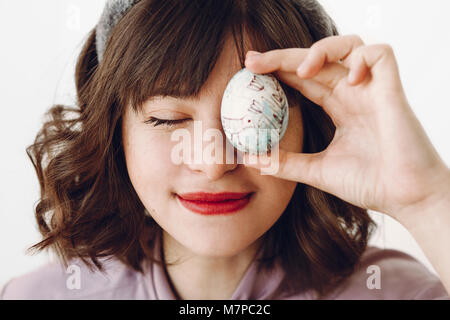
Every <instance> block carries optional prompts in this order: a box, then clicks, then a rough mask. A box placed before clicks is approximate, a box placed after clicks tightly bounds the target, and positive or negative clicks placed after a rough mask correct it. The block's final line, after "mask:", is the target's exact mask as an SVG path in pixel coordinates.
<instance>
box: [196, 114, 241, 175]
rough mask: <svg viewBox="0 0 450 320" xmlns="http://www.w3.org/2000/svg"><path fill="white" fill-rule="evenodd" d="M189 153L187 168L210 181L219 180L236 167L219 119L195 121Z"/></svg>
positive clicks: (233, 150)
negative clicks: (189, 158) (190, 153)
mask: <svg viewBox="0 0 450 320" xmlns="http://www.w3.org/2000/svg"><path fill="white" fill-rule="evenodd" d="M207 123H209V125H207ZM200 139H201V140H200ZM200 141H201V142H200ZM191 152H192V155H191V161H190V162H189V163H188V164H187V167H188V168H189V169H190V170H191V171H193V172H195V173H201V174H204V175H206V176H207V177H208V179H209V180H211V181H215V180H218V179H220V178H221V177H222V176H223V175H225V174H226V173H228V172H231V171H233V170H234V169H236V167H237V166H238V163H237V160H236V157H235V149H234V147H233V146H232V145H231V144H230V143H229V142H228V141H227V138H226V136H225V133H224V131H223V128H222V123H221V121H220V119H219V120H214V121H196V123H195V124H194V135H193V139H192V148H191Z"/></svg>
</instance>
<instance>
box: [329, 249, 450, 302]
mask: <svg viewBox="0 0 450 320" xmlns="http://www.w3.org/2000/svg"><path fill="white" fill-rule="evenodd" d="M331 298H334V299H387V300H412V299H450V298H449V296H448V293H447V292H446V290H445V288H444V286H443V285H442V283H441V281H440V280H439V278H438V277H437V276H436V275H434V274H433V273H431V272H430V271H429V270H428V269H427V268H426V267H425V266H424V265H423V264H422V263H421V262H419V261H418V260H417V259H415V258H414V257H412V256H411V255H409V254H407V253H405V252H402V251H399V250H393V249H381V248H377V247H368V248H367V250H366V252H365V253H364V254H363V255H362V257H361V260H360V263H359V264H358V267H357V269H356V271H355V272H354V273H353V274H352V275H351V276H350V277H349V278H348V279H347V280H346V281H345V282H344V283H343V284H342V285H341V286H340V287H339V288H338V289H337V290H336V292H335V294H334V295H332V297H331Z"/></svg>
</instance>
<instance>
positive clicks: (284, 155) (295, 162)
mask: <svg viewBox="0 0 450 320" xmlns="http://www.w3.org/2000/svg"><path fill="white" fill-rule="evenodd" d="M277 154H278V155H277ZM322 154H323V152H320V153H313V154H309V153H296V152H289V151H285V150H283V149H279V150H278V151H277V152H272V151H271V152H270V153H268V154H267V155H260V156H254V155H250V154H245V155H244V165H245V166H247V167H251V168H255V169H261V170H263V169H264V168H267V167H268V164H270V167H272V168H273V167H276V170H272V171H270V172H269V171H267V172H268V173H269V174H270V175H272V176H274V177H277V178H280V179H285V180H290V181H296V182H300V183H305V184H308V185H311V186H313V187H316V188H319V189H320V188H323V187H324V186H323V184H322V181H323V179H322V177H321V170H320V159H321V157H322ZM275 164H277V165H275Z"/></svg>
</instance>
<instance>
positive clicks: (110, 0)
mask: <svg viewBox="0 0 450 320" xmlns="http://www.w3.org/2000/svg"><path fill="white" fill-rule="evenodd" d="M139 1H141V0H107V1H106V4H105V8H104V9H103V13H102V15H101V17H100V21H99V22H98V24H97V26H96V38H95V43H96V49H97V57H98V62H100V61H101V60H102V59H103V53H104V52H105V47H106V43H107V41H108V39H109V36H110V35H111V31H112V29H113V28H114V26H115V25H116V24H117V23H118V22H119V20H120V19H121V18H122V17H123V16H124V15H125V13H126V12H127V10H128V9H129V8H131V7H132V6H134V5H135V4H136V3H138V2H139Z"/></svg>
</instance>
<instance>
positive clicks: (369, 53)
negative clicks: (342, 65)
mask: <svg viewBox="0 0 450 320" xmlns="http://www.w3.org/2000/svg"><path fill="white" fill-rule="evenodd" d="M348 60H349V61H348V63H349V65H350V74H349V83H350V84H352V85H356V84H359V83H361V82H362V81H363V80H364V79H365V78H366V76H367V74H368V72H369V71H370V70H372V71H373V72H375V73H376V71H377V65H378V64H380V63H381V62H384V63H386V64H387V65H388V66H387V68H385V69H386V70H394V73H393V74H392V75H390V76H389V77H387V78H388V80H393V82H392V83H396V84H400V83H401V81H400V76H399V72H398V65H397V62H396V60H395V55H394V50H393V49H392V47H391V46H390V45H388V44H375V45H369V46H363V47H359V48H357V49H356V50H355V51H354V52H353V53H352V55H351V56H349V57H348Z"/></svg>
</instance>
